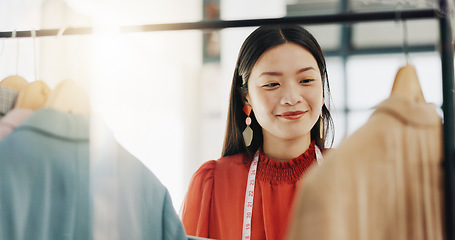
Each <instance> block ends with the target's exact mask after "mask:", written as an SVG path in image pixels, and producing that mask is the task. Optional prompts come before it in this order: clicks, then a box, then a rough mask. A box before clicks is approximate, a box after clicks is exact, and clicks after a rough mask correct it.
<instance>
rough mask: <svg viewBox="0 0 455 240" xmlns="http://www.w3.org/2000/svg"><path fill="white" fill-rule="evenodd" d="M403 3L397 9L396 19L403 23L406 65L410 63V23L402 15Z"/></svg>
mask: <svg viewBox="0 0 455 240" xmlns="http://www.w3.org/2000/svg"><path fill="white" fill-rule="evenodd" d="M402 8H403V6H402V3H401V2H399V4H398V5H397V10H396V21H397V22H400V23H401V28H402V32H403V53H404V56H405V59H406V65H407V64H409V48H408V25H407V22H406V20H405V19H403V18H402V16H401V11H402Z"/></svg>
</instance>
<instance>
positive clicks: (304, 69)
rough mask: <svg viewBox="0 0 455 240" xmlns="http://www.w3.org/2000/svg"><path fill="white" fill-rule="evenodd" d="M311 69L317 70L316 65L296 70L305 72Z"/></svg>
mask: <svg viewBox="0 0 455 240" xmlns="http://www.w3.org/2000/svg"><path fill="white" fill-rule="evenodd" d="M310 70H314V71H316V69H315V68H314V67H311V66H310V67H304V68H301V69H299V70H298V71H297V72H296V74H299V73H303V72H306V71H310Z"/></svg>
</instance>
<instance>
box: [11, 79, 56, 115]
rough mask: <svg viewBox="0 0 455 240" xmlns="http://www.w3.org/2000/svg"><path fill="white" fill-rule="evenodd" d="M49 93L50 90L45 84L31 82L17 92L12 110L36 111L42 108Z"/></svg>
mask: <svg viewBox="0 0 455 240" xmlns="http://www.w3.org/2000/svg"><path fill="white" fill-rule="evenodd" d="M50 93H51V89H50V88H49V87H48V86H47V84H46V83H45V82H43V81H34V82H31V83H29V84H27V85H26V86H25V87H23V88H22V90H20V91H19V94H18V95H17V99H16V103H15V104H14V108H26V109H31V110H37V109H38V108H41V107H43V106H44V104H45V103H46V101H47V99H48V97H49V95H50Z"/></svg>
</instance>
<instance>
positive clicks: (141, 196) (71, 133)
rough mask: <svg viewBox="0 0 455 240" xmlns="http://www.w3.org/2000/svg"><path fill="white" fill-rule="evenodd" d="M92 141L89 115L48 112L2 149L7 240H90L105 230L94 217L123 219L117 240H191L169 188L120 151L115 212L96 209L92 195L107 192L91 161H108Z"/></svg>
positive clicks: (0, 217) (0, 230)
mask: <svg viewBox="0 0 455 240" xmlns="http://www.w3.org/2000/svg"><path fill="white" fill-rule="evenodd" d="M91 141H92V139H91V137H90V131H89V119H88V117H87V116H84V115H76V114H69V113H64V112H61V111H58V110H55V109H51V108H42V109H39V110H37V111H36V112H35V113H34V114H32V115H31V116H30V117H29V118H27V119H26V120H25V121H24V122H23V124H22V125H20V126H19V127H17V128H16V129H15V130H14V131H13V132H12V133H11V134H10V135H8V136H7V137H5V138H4V139H3V140H2V141H1V142H0V166H1V167H0V202H1V207H0V226H1V227H0V239H8V240H28V239H34V240H62V239H81V240H90V239H92V236H96V237H98V236H99V235H96V234H97V233H98V231H100V229H99V228H93V227H92V222H93V221H92V220H93V219H92V214H93V211H101V212H103V211H104V212H115V213H118V217H119V218H120V219H122V221H121V222H119V225H117V226H115V228H110V229H107V230H108V231H111V232H114V233H115V239H138V240H141V239H144V240H145V239H169V240H170V239H186V235H185V232H184V230H183V225H182V224H181V222H180V220H179V219H178V216H177V214H176V213H175V210H174V208H173V207H172V203H171V200H170V197H169V194H168V192H167V189H166V188H165V187H164V186H163V185H162V184H161V183H160V182H159V180H158V179H157V178H156V177H155V176H154V175H153V173H152V172H151V171H149V170H148V169H147V168H146V167H145V166H144V165H143V164H142V163H140V162H139V160H138V159H137V158H135V157H133V156H132V155H131V154H129V153H128V152H127V151H126V150H125V149H123V148H121V147H120V146H118V148H117V149H116V152H115V153H114V154H115V156H116V157H117V158H116V159H111V160H117V166H118V169H116V173H117V175H116V176H117V178H115V179H114V180H118V181H116V182H114V185H113V186H115V187H116V188H117V191H116V193H118V195H116V196H113V198H112V199H111V200H112V201H113V202H115V203H116V205H113V206H114V207H115V208H103V207H106V206H112V205H108V204H105V205H103V203H106V202H101V203H100V202H98V201H96V200H97V199H94V200H93V201H94V202H93V203H94V204H93V205H92V204H91V203H92V197H93V196H91V193H90V189H91V188H96V190H100V191H101V190H102V189H103V187H105V185H104V182H94V179H96V177H97V176H94V175H93V174H91V170H92V169H91V168H90V166H91V165H92V163H91V161H90V160H91V158H92V159H93V160H94V162H99V161H102V159H96V157H97V156H96V155H94V154H93V152H92V151H94V150H93V149H92V148H91V146H92V144H91V143H90V142H91ZM117 144H118V143H117ZM89 149H90V151H89ZM107 150H109V149H99V151H101V152H103V151H107ZM94 165H95V166H94V168H95V169H94V170H93V171H94V173H98V174H102V173H100V169H99V168H97V165H96V164H94ZM101 171H103V169H101ZM101 177H102V176H101ZM95 193H96V191H95ZM93 209H95V210H93ZM96 227H99V226H98V225H96ZM101 230H103V229H101ZM97 239H100V238H97ZM101 239H106V238H101ZM108 239H113V238H108Z"/></svg>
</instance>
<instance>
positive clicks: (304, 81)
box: [300, 79, 314, 83]
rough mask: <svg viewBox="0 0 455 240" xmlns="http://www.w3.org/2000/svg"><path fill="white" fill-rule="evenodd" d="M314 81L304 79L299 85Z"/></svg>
mask: <svg viewBox="0 0 455 240" xmlns="http://www.w3.org/2000/svg"><path fill="white" fill-rule="evenodd" d="M312 81H314V80H313V79H304V80H301V81H300V83H310V82H312Z"/></svg>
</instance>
